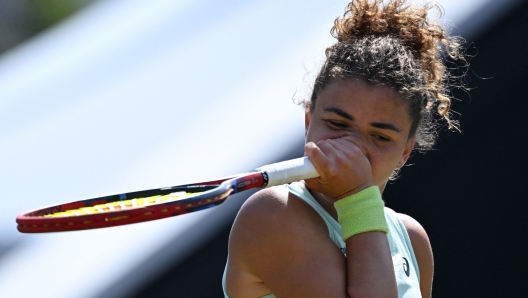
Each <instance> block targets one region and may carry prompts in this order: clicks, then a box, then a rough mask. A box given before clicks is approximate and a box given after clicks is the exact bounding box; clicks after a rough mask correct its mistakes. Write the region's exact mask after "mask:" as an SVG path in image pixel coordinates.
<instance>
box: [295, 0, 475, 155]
mask: <svg viewBox="0 0 528 298" xmlns="http://www.w3.org/2000/svg"><path fill="white" fill-rule="evenodd" d="M435 8H436V9H438V11H439V12H440V15H442V13H443V10H442V8H441V7H440V6H439V5H437V4H425V5H424V6H423V7H416V6H410V5H407V4H406V1H405V0H391V1H383V0H352V2H350V3H349V4H348V6H347V7H346V10H345V13H344V14H343V16H341V17H338V18H337V19H336V20H335V22H334V26H333V27H332V29H331V34H332V36H334V37H335V38H336V39H337V42H336V43H335V44H334V45H332V46H331V47H329V48H327V49H326V52H325V53H326V61H325V63H324V65H323V66H322V68H321V70H320V72H319V74H318V76H317V78H316V80H315V83H314V87H313V91H312V95H311V98H310V100H309V101H305V102H303V104H304V106H305V108H306V109H307V111H309V112H313V109H314V107H315V104H316V101H317V96H318V94H319V92H321V91H322V90H324V88H325V87H326V86H327V85H328V84H329V82H330V81H331V80H333V79H335V78H339V79H348V78H359V79H363V80H365V81H366V82H367V83H368V84H371V85H374V86H380V85H384V86H389V87H391V88H393V89H394V90H396V91H397V92H399V93H400V94H402V95H403V96H404V97H405V98H407V99H408V100H409V107H410V109H409V111H410V117H411V120H412V125H411V130H410V135H409V138H411V137H414V138H415V149H418V150H428V149H431V148H432V146H433V145H434V143H435V140H436V137H437V127H438V125H437V122H438V121H437V119H438V118H439V117H436V118H435V116H434V110H436V111H437V112H438V115H439V116H440V118H443V119H444V120H445V122H446V123H447V125H448V127H449V129H458V126H457V124H458V123H457V122H456V121H454V120H453V119H452V118H451V113H450V106H451V99H450V98H449V97H448V95H447V92H448V87H450V86H452V85H453V84H452V83H451V82H452V79H453V77H452V76H451V74H450V73H449V72H448V71H446V66H445V65H444V63H443V61H442V57H445V55H444V53H445V54H447V55H448V56H449V57H451V58H452V59H454V60H462V61H465V60H464V54H463V52H462V48H461V44H462V42H463V39H461V38H460V37H450V36H449V34H448V33H447V32H446V30H445V29H444V28H443V27H442V26H441V25H439V24H435V23H430V21H429V20H428V12H429V11H430V10H431V9H435ZM435 107H436V109H435Z"/></svg>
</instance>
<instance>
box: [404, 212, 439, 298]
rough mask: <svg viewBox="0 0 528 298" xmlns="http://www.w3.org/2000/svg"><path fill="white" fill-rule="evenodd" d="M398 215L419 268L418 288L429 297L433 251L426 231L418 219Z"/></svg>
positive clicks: (423, 294) (431, 281)
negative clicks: (409, 240)
mask: <svg viewBox="0 0 528 298" xmlns="http://www.w3.org/2000/svg"><path fill="white" fill-rule="evenodd" d="M398 217H399V218H400V219H401V221H402V222H403V225H404V226H405V228H406V230H407V233H408V234H409V238H410V239H411V244H412V246H413V250H414V254H415V256H416V260H417V261H418V267H419V269H420V290H421V292H422V296H423V297H431V289H432V284H433V271H434V261H433V251H432V249H431V243H430V241H429V236H427V232H426V231H425V229H424V228H423V227H422V225H421V224H420V223H418V221H416V220H415V219H414V218H412V217H410V216H409V215H406V214H401V213H398Z"/></svg>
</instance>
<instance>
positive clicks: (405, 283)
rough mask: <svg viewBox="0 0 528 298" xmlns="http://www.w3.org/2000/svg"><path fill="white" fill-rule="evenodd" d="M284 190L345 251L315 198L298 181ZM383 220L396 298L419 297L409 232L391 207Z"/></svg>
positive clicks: (269, 297)
mask: <svg viewBox="0 0 528 298" xmlns="http://www.w3.org/2000/svg"><path fill="white" fill-rule="evenodd" d="M287 187H288V190H289V191H290V192H291V193H292V194H294V195H296V196H297V197H299V198H300V199H302V200H303V201H305V202H306V203H307V204H308V205H310V206H311V207H312V208H313V209H314V210H315V211H316V212H317V213H318V214H319V215H320V216H321V218H323V220H324V222H325V223H326V226H327V227H328V235H329V236H330V239H332V241H333V242H334V243H335V244H336V245H337V247H339V248H340V249H341V251H342V252H343V254H345V252H346V244H345V242H344V241H343V239H342V238H341V225H339V223H338V222H337V221H336V220H335V219H334V218H333V217H332V216H331V215H330V214H328V212H326V210H325V209H324V208H323V207H322V206H321V205H319V203H318V202H317V200H315V198H314V197H313V196H312V194H310V192H309V191H308V189H306V187H305V186H304V183H302V182H294V183H291V184H290V185H287ZM385 219H386V220H387V224H388V226H389V233H388V234H387V239H388V240H389V247H390V251H391V255H392V263H393V264H394V273H395V274H396V282H397V286H398V297H399V298H415V297H422V294H421V292H420V271H419V269H418V262H417V261H416V256H415V255H414V250H413V248H412V245H411V240H410V239H409V234H407V230H406V229H405V226H404V225H403V223H402V221H401V220H400V219H399V218H398V216H397V215H396V212H394V211H393V210H392V209H390V208H387V207H385ZM222 286H223V288H224V295H225V297H226V298H227V297H229V296H228V295H227V292H226V286H225V271H224V276H223V278H222ZM274 297H275V295H273V294H269V295H266V296H264V297H262V298H274Z"/></svg>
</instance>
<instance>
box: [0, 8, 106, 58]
mask: <svg viewBox="0 0 528 298" xmlns="http://www.w3.org/2000/svg"><path fill="white" fill-rule="evenodd" d="M95 1H97V0H0V54H2V53H4V52H6V51H8V50H9V49H11V48H13V47H15V46H17V45H19V44H21V43H23V42H24V41H25V40H27V39H28V38H30V37H32V36H34V35H36V34H38V33H39V32H41V31H43V30H45V29H46V28H49V27H50V26H53V25H54V24H57V23H59V22H61V21H62V20H64V19H66V18H68V17H69V16H70V15H72V14H74V13H75V12H77V11H79V10H80V9H81V8H83V7H84V6H86V5H87V4H90V3H92V2H95Z"/></svg>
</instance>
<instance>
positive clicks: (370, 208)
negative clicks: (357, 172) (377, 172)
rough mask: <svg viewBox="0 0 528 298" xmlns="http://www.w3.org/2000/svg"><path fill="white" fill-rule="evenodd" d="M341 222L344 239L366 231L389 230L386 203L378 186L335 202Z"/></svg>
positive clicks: (386, 231)
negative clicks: (384, 208) (386, 218)
mask: <svg viewBox="0 0 528 298" xmlns="http://www.w3.org/2000/svg"><path fill="white" fill-rule="evenodd" d="M334 207H335V208H336V210H337V216H338V221H339V223H340V224H341V229H342V232H341V235H342V237H343V241H346V240H347V239H348V238H350V237H352V236H354V235H356V234H359V233H364V232H372V231H382V232H385V233H388V232H389V227H388V226H387V221H386V220H385V211H384V210H383V207H384V203H383V200H382V199H381V194H380V191H379V188H378V187H377V186H371V187H368V188H365V189H364V190H362V191H360V192H358V193H356V194H353V195H351V196H348V197H346V198H343V199H341V200H338V201H336V202H335V203H334Z"/></svg>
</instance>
